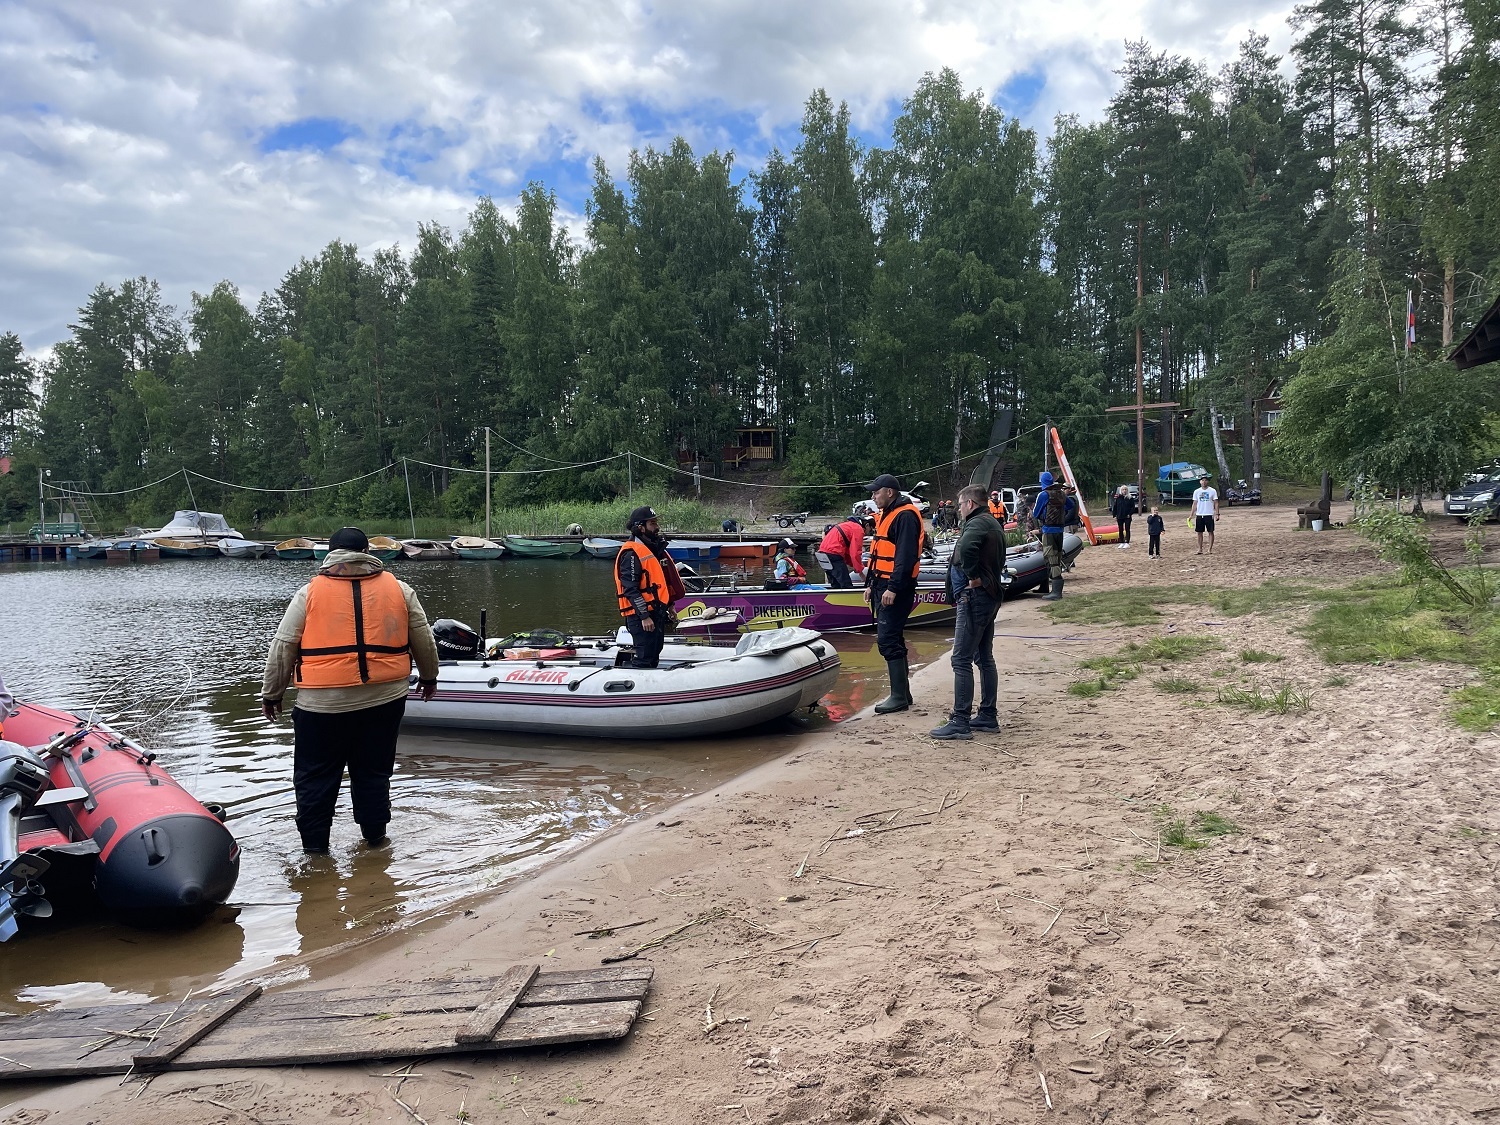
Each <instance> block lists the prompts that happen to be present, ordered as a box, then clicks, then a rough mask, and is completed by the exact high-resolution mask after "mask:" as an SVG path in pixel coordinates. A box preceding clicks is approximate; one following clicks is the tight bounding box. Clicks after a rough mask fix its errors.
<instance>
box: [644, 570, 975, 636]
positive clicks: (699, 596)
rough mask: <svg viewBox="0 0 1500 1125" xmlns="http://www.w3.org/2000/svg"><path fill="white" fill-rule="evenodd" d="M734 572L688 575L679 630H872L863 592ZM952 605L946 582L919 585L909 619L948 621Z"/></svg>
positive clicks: (713, 633) (913, 623)
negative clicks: (781, 585) (775, 582)
mask: <svg viewBox="0 0 1500 1125" xmlns="http://www.w3.org/2000/svg"><path fill="white" fill-rule="evenodd" d="M739 577H740V576H739V575H738V574H737V573H736V572H734V571H731V572H729V573H728V574H726V575H723V576H716V577H715V578H713V579H709V578H704V577H698V576H691V577H688V578H686V579H685V581H686V582H687V586H688V591H689V592H688V594H687V595H686V596H685V597H682V598H678V599H677V601H675V602H674V603H673V604H672V608H673V610H674V611H676V613H677V620H678V625H677V627H678V629H679V630H680V631H681V632H683V633H687V634H697V635H700V636H711V637H718V636H732V635H734V634H735V633H752V632H757V631H759V630H763V629H780V628H783V627H785V626H789V625H796V626H801V627H802V628H804V629H815V630H817V631H818V632H820V633H834V632H846V631H849V630H852V629H868V628H871V627H872V626H873V625H874V624H875V618H874V616H873V615H872V614H871V613H870V607H869V606H868V605H866V604H865V599H864V591H863V590H859V589H855V590H839V589H834V588H833V587H830V586H825V585H821V584H814V583H799V584H798V585H796V586H792V587H789V588H786V589H773V590H765V589H761V588H759V587H757V586H754V585H745V586H742V585H739V584H738V583H737V581H736V580H737V579H738V578H739ZM953 615H954V610H953V607H952V606H951V605H949V604H948V592H947V589H946V587H944V586H943V585H941V584H937V583H923V582H918V584H917V601H916V605H914V606H913V607H912V611H911V616H910V617H909V618H907V624H908V625H909V626H912V627H916V626H921V625H947V624H949V623H951V622H952V621H953Z"/></svg>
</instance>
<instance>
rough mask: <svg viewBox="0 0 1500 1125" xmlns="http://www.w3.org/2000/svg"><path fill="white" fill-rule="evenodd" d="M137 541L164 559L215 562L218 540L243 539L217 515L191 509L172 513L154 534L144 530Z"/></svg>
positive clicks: (217, 553)
mask: <svg viewBox="0 0 1500 1125" xmlns="http://www.w3.org/2000/svg"><path fill="white" fill-rule="evenodd" d="M140 538H142V539H147V540H150V541H151V542H152V543H155V544H156V545H157V546H158V547H160V548H161V557H162V558H164V559H216V558H218V557H219V554H220V552H219V541H220V540H222V539H241V540H242V539H244V538H245V537H244V536H243V535H241V534H240V533H239V532H238V531H236V530H235V529H234V528H232V527H230V526H229V522H228V521H227V520H226V519H225V518H224V517H223V516H222V515H221V514H219V513H218V512H199V511H195V510H194V509H191V508H185V509H181V510H179V511H177V512H174V513H173V514H172V521H171V522H170V523H168V524H167V525H166V526H164V527H160V528H158V529H157V530H155V531H144V532H142V533H141V535H140Z"/></svg>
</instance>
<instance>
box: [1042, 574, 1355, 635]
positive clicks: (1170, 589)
mask: <svg viewBox="0 0 1500 1125" xmlns="http://www.w3.org/2000/svg"><path fill="white" fill-rule="evenodd" d="M1326 593H1327V591H1326V590H1324V589H1323V588H1322V587H1318V586H1308V585H1306V584H1303V583H1298V582H1283V581H1280V580H1278V579H1273V580H1272V581H1270V582H1266V583H1263V584H1262V585H1260V586H1252V587H1250V588H1249V589H1237V588H1228V587H1222V586H1194V585H1186V584H1183V585H1176V586H1138V587H1134V588H1132V589H1128V590H1109V591H1106V592H1104V593H1099V594H1080V595H1078V596H1076V597H1068V598H1064V599H1063V600H1061V601H1057V602H1053V603H1051V604H1050V605H1049V606H1048V607H1047V612H1048V613H1050V614H1051V615H1052V620H1054V621H1059V622H1068V623H1071V624H1078V625H1150V624H1153V623H1154V622H1157V621H1160V620H1161V619H1162V616H1163V614H1162V607H1163V606H1169V605H1175V606H1194V605H1198V606H1207V607H1208V608H1210V609H1213V610H1214V611H1216V612H1217V613H1220V614H1222V615H1223V616H1225V617H1244V616H1247V615H1248V614H1252V613H1271V612H1274V611H1276V610H1279V609H1286V608H1288V607H1292V606H1302V605H1309V604H1311V603H1313V602H1315V601H1318V600H1320V599H1321V598H1322V597H1323V596H1325V595H1326Z"/></svg>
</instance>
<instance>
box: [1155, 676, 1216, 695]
mask: <svg viewBox="0 0 1500 1125" xmlns="http://www.w3.org/2000/svg"><path fill="white" fill-rule="evenodd" d="M1151 686H1152V687H1154V688H1155V689H1156V690H1157V691H1164V692H1166V693H1167V694H1168V695H1195V694H1197V693H1198V692H1200V691H1202V690H1203V686H1202V685H1201V684H1200V683H1198V681H1197V680H1190V679H1188V678H1187V677H1185V676H1158V677H1157V678H1156V679H1154V680H1152V681H1151Z"/></svg>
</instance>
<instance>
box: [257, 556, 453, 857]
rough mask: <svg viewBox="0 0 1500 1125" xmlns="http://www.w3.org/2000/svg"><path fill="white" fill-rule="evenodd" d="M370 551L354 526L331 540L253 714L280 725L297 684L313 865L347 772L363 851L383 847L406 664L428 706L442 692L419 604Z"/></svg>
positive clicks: (280, 636) (289, 617)
mask: <svg viewBox="0 0 1500 1125" xmlns="http://www.w3.org/2000/svg"><path fill="white" fill-rule="evenodd" d="M369 549H370V541H369V539H368V538H366V536H365V533H364V532H363V531H361V530H360V529H359V528H357V527H345V528H340V529H339V530H338V531H335V532H334V533H333V535H331V536H330V537H329V539H328V557H327V558H325V559H324V560H323V565H322V566H321V567H319V568H318V573H317V574H316V575H314V576H313V580H312V581H311V582H309V583H308V584H307V585H306V586H304V587H302V589H300V590H298V591H297V593H296V594H295V595H294V596H293V597H292V602H291V604H290V605H289V606H287V609H286V613H285V614H284V615H283V616H282V618H281V624H280V625H279V626H277V628H276V636H275V637H274V638H273V639H272V640H271V651H270V653H269V655H267V657H266V671H265V678H264V681H263V683H262V684H261V690H260V705H261V712H262V714H264V715H265V717H266V719H267V720H268V721H271V722H274V721H275V720H276V719H277V718H278V717H279V716H280V715H281V705H282V697H283V696H284V695H285V694H286V689H287V687H288V685H290V684H291V683H292V682H293V681H294V680H295V682H296V685H297V705H296V706H295V707H293V708H292V728H293V730H294V732H295V749H294V751H293V755H292V786H293V788H294V789H295V790H296V793H297V831H298V832H299V833H300V834H301V836H302V850H303V851H305V852H307V853H309V854H310V855H327V854H328V837H329V832H330V830H331V828H332V826H333V810H334V806H335V804H337V802H338V798H339V785H340V783H341V782H342V781H343V778H344V769H345V767H347V768H348V770H349V799H350V801H351V802H352V803H353V805H354V819H355V821H356V822H358V824H359V828H360V831H361V832H362V833H363V834H364V837H365V842H366V843H368V844H369V845H370V846H371V847H378V846H379V845H381V844H383V843H385V842H386V837H385V826H386V825H387V824H388V823H390V819H391V774H392V772H394V770H395V768H396V735H397V732H398V731H399V730H400V728H401V716H402V715H404V714H405V713H406V694H407V678H408V677H409V676H410V674H411V666H412V662H413V660H415V661H416V665H417V677H418V683H417V694H418V696H419V697H420V698H421V699H423V700H428V699H431V698H432V696H433V693H434V692H435V691H436V690H437V676H438V654H437V644H436V643H435V642H434V640H433V637H432V627H431V626H430V625H428V624H427V614H426V613H425V612H424V611H423V609H422V603H421V602H419V601H418V600H417V595H416V594H415V593H413V592H412V588H411V587H410V586H408V585H407V584H406V583H405V582H401V581H398V580H397V579H396V577H395V576H394V575H392V574H390V573H389V572H388V571H387V570H386V569H385V566H384V564H383V563H381V561H380V560H379V559H377V558H376V557H375V556H374V555H371V554H369V553H368V551H369Z"/></svg>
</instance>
